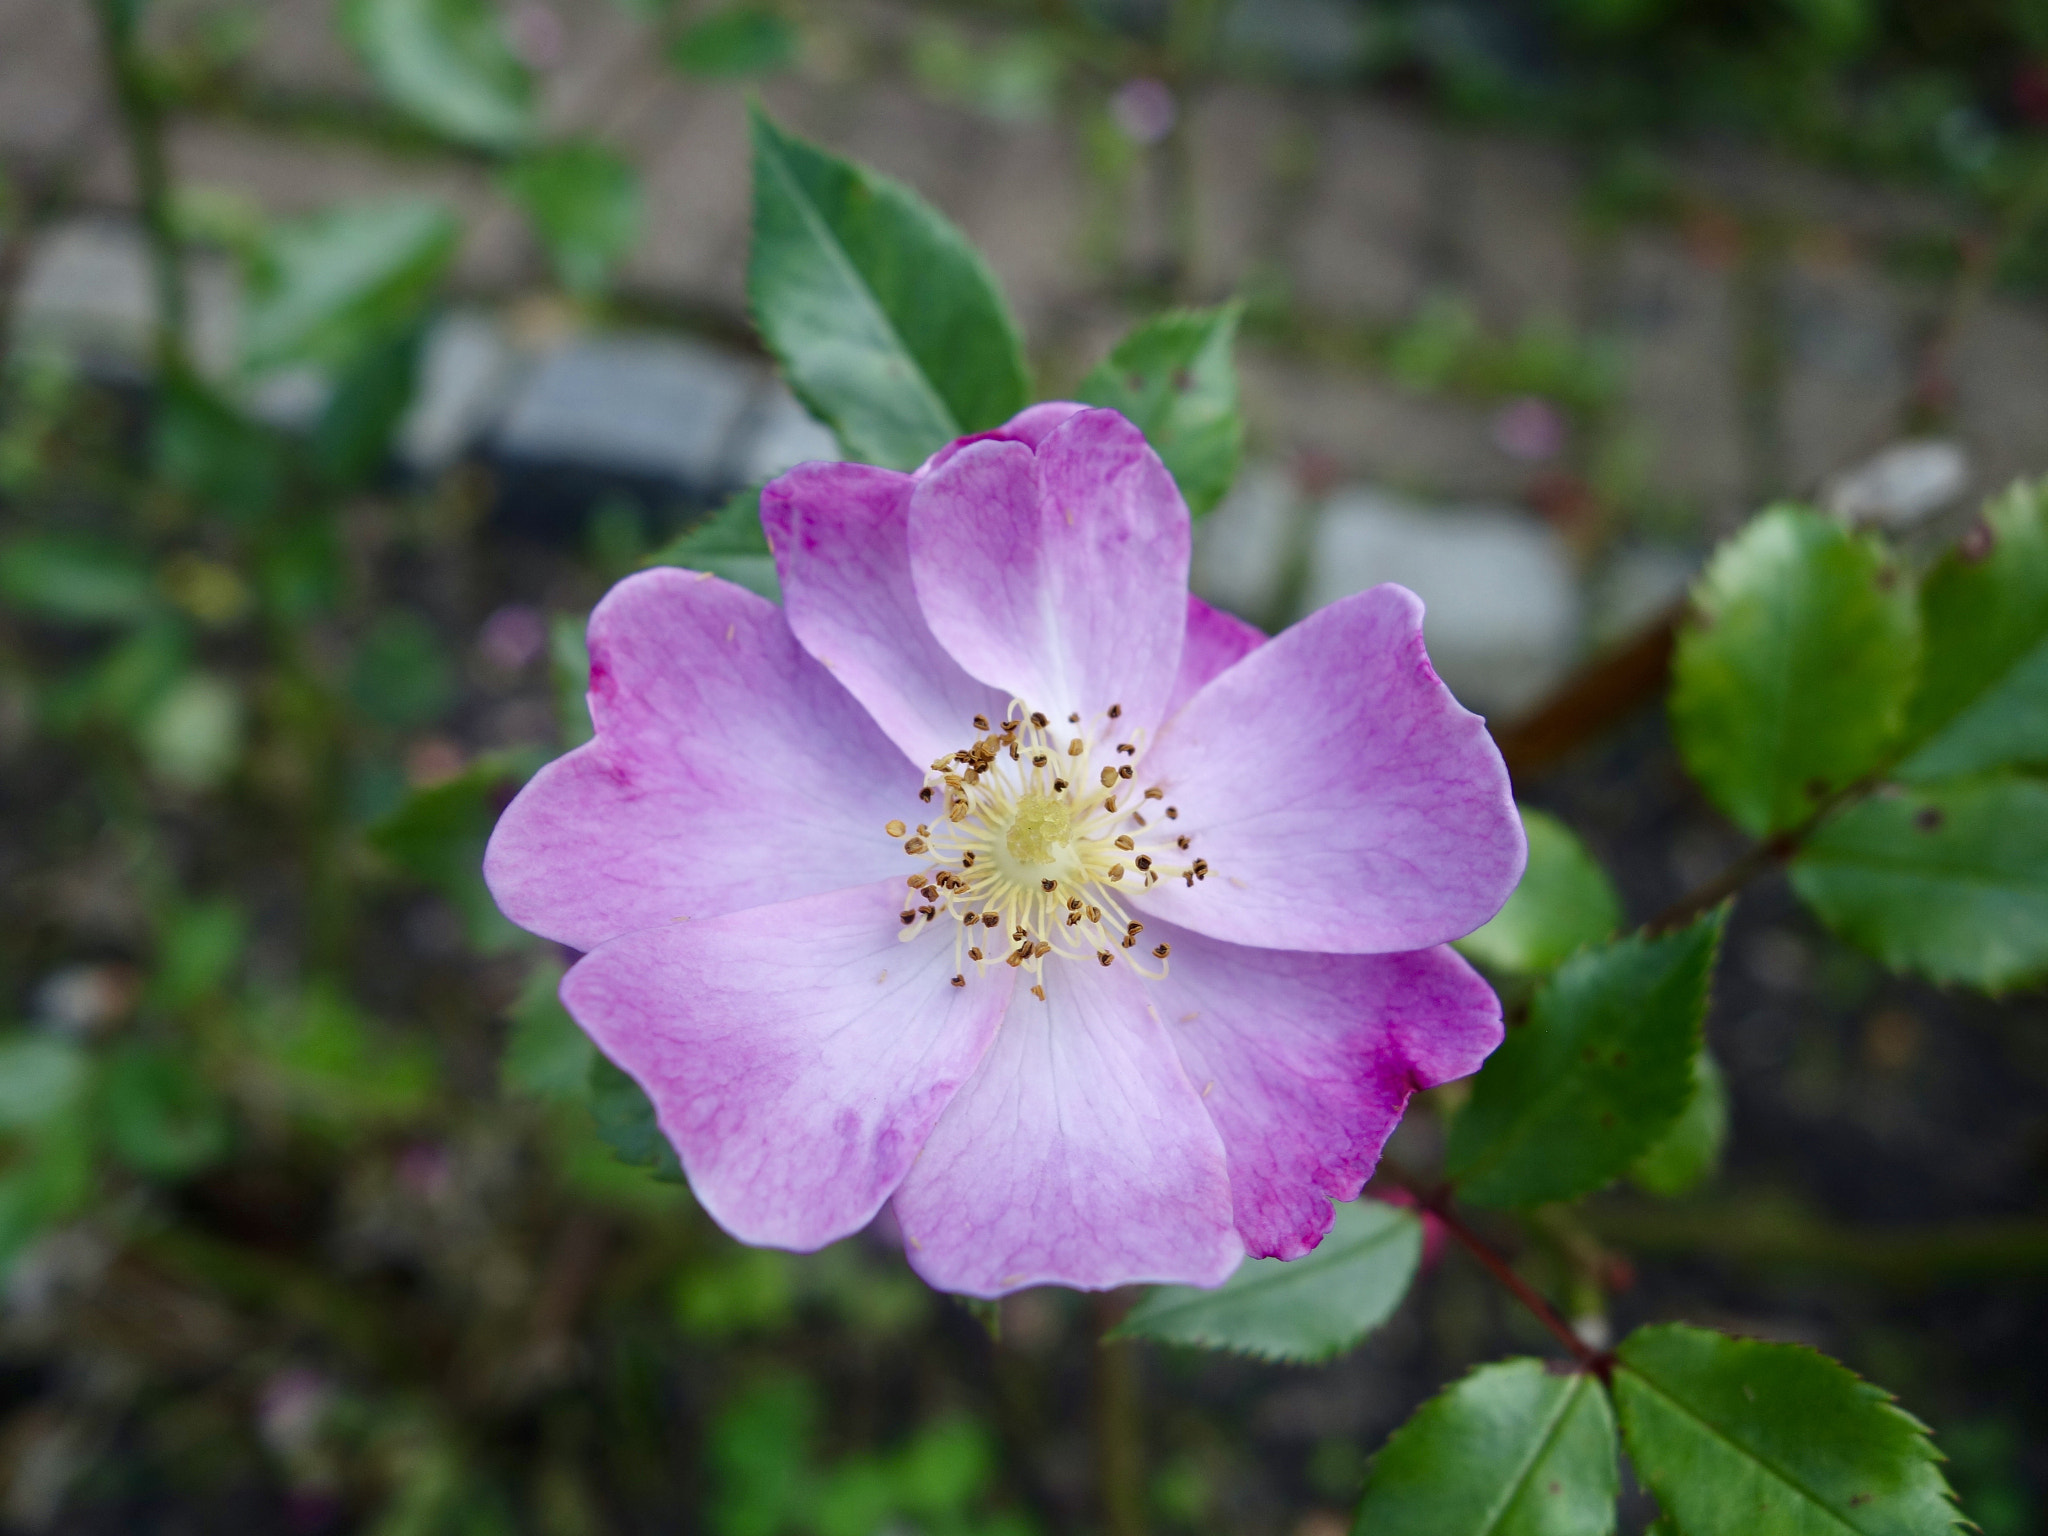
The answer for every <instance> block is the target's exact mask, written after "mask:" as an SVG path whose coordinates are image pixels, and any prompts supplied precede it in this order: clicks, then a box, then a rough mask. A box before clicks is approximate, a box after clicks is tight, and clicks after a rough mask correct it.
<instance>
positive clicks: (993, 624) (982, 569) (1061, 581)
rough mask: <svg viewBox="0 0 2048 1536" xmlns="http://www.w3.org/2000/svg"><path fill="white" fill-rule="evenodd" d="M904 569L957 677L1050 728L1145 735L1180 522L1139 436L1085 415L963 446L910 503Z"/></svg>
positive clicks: (1183, 618) (1171, 596)
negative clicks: (1114, 713) (967, 677)
mask: <svg viewBox="0 0 2048 1536" xmlns="http://www.w3.org/2000/svg"><path fill="white" fill-rule="evenodd" d="M910 569H911V574H912V577H913V578H914V580H915V581H916V584H917V595H918V601H919V603H920V604H921V605H922V607H923V608H924V613H925V618H926V621H927V622H928V623H929V624H930V625H931V629H932V633H933V634H935V635H937V636H938V637H939V640H940V642H941V643H942V644H943V645H944V646H945V647H946V649H947V650H949V651H951V652H952V653H953V655H954V657H955V658H956V659H958V661H959V662H960V665H961V666H963V667H964V668H966V669H967V671H968V672H970V673H972V674H973V675H974V676H975V677H978V678H980V679H981V680H982V681H983V682H985V683H988V684H990V685H991V686H993V687H996V688H999V689H1002V690H1004V692H1005V694H1006V696H1015V697H1016V698H1018V699H1021V700H1023V701H1024V703H1025V704H1026V705H1027V706H1028V707H1029V708H1032V709H1036V710H1043V711H1045V712H1046V713H1047V714H1049V715H1051V716H1052V717H1053V718H1054V719H1055V720H1062V719H1064V718H1065V717H1066V716H1068V715H1070V714H1078V715H1079V716H1080V717H1081V720H1082V721H1083V723H1084V727H1085V729H1087V730H1088V731H1090V732H1093V731H1095V730H1096V729H1097V728H1098V727H1099V725H1100V724H1101V722H1102V721H1103V720H1104V718H1105V715H1106V712H1107V711H1108V709H1109V708H1110V707H1111V706H1112V705H1121V706H1122V710H1121V712H1120V715H1119V718H1118V725H1117V727H1116V730H1117V732H1118V734H1119V735H1121V736H1123V738H1124V739H1126V740H1139V739H1143V737H1144V736H1146V735H1149V734H1150V733H1153V732H1156V731H1157V729H1158V724H1159V721H1160V719H1161V718H1162V716H1163V714H1164V712H1165V708H1166V702H1167V699H1168V697H1169V696H1170V695H1171V693H1172V691H1173V680H1174V676H1175V673H1176V671H1177V670H1178V668H1179V665H1180V652H1181V639H1182V634H1183V632H1184V631H1185V629H1186V627H1187V608H1186V603H1187V596H1186V594H1187V573H1188V512H1187V506H1186V504H1185V503H1184V502H1183V501H1182V500H1181V497H1180V491H1179V490H1178V489H1177V488H1176V487H1175V485H1174V483H1173V476H1172V475H1170V474H1168V473H1167V471H1166V466H1165V465H1164V464H1162V463H1160V462H1159V456H1158V455H1157V454H1155V453H1154V452H1153V451H1152V450H1151V448H1150V447H1149V446H1147V444H1146V442H1145V438H1144V434H1142V433H1141V432H1139V431H1138V429H1137V428H1136V427H1134V426H1132V425H1131V424H1130V423H1129V422H1128V421H1126V420H1124V418H1123V417H1121V416H1119V415H1117V414H1116V412H1114V411H1104V410H1087V411H1081V412H1078V413H1076V414H1075V415H1072V416H1070V417H1068V418H1067V420H1066V421H1064V422H1062V423H1061V424H1060V425H1059V426H1058V427H1056V428H1054V429H1053V430H1052V431H1051V432H1050V433H1049V434H1047V436H1046V437H1045V439H1044V441H1042V442H1041V443H1040V444H1039V445H1038V447H1037V448H1036V450H1035V451H1034V450H1033V449H1032V448H1030V447H1028V446H1026V445H1025V444H1023V443H1020V442H1015V441H995V440H988V441H982V442H974V443H968V444H967V445H965V446H964V447H962V448H961V449H960V450H959V451H958V452H957V453H955V454H954V455H953V456H952V457H951V458H949V459H947V460H946V461H945V462H944V463H943V464H941V465H940V466H939V467H938V468H936V469H934V470H933V471H932V472H931V474H930V475H928V476H927V477H926V478H925V479H923V480H922V481H920V482H919V484H918V487H917V489H916V491H915V492H913V493H912V496H911V500H910Z"/></svg>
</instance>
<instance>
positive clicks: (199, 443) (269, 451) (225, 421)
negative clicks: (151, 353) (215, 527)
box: [150, 375, 290, 523]
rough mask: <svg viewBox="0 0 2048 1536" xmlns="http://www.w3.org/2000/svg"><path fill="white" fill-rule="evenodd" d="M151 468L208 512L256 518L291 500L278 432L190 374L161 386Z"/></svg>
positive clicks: (152, 427) (284, 452) (152, 432)
mask: <svg viewBox="0 0 2048 1536" xmlns="http://www.w3.org/2000/svg"><path fill="white" fill-rule="evenodd" d="M150 459H151V467H152V469H153V470H154V471H155V473H156V474H157V475H158V477H159V478H161V479H162V480H163V481H164V482H165V483H167V484H169V485H171V486H174V487H175V488H177V489H178V490H179V491H181V492H183V493H184V494H185V495H186V496H188V497H189V498H191V499H192V500H193V501H194V502H196V503H199V504H200V505H201V506H202V507H203V508H204V509H205V511H206V512H207V513H208V514H209V515H212V514H218V513H226V514H227V516H228V518H229V519H231V520H233V521H236V522H241V523H253V522H256V521H258V520H259V519H261V518H263V517H265V516H266V515H268V514H269V513H271V512H274V511H276V510H277V509H278V507H279V506H280V505H282V504H283V503H284V501H285V487H286V485H287V484H288V483H289V474H290V466H289V464H288V463H287V450H286V446H285V444H284V442H283V440H282V439H281V437H280V436H279V434H278V433H277V432H276V431H274V430H273V429H272V428H270V427H268V426H265V425H264V424H263V423H261V422H259V421H254V420H252V419H251V418H250V417H249V416H248V415H246V414H245V413H244V412H243V411H241V410H240V409H239V408H238V407H236V406H235V405H234V404H233V403H232V402H230V401H229V400H227V399H224V398H223V397H222V395H221V394H220V392H219V391H218V390H216V389H214V388H213V387H212V386H211V385H209V384H207V383H205V382H204V381H202V380H199V379H195V378H192V377H191V376H189V375H174V376H173V377H171V378H169V379H166V380H164V381H163V382H162V383H161V384H159V385H158V387H157V395H156V410H155V412H154V413H153V417H152V420H151V423H150Z"/></svg>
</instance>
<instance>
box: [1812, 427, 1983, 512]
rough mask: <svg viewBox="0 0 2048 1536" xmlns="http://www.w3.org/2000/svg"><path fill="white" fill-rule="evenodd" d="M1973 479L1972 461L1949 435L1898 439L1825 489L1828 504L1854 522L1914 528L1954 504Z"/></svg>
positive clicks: (1831, 481) (1838, 476)
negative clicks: (1908, 439) (1951, 440)
mask: <svg viewBox="0 0 2048 1536" xmlns="http://www.w3.org/2000/svg"><path fill="white" fill-rule="evenodd" d="M1969 483H1970V460H1969V456H1968V455H1967V454H1965V453H1964V452H1963V450H1962V447H1961V445H1960V444H1957V443H1952V442H1949V441H1948V440H1947V439H1945V438H1924V439H1921V440H1919V441H1916V442H1905V443H1893V444H1892V445H1891V446H1890V447H1889V448H1886V449H1884V450H1883V451H1882V452H1880V453H1877V454H1875V455H1873V456H1872V457H1870V458H1868V459H1865V460H1864V461H1863V462H1862V463H1861V464H1858V465H1856V466H1855V467H1853V468H1851V469H1848V470H1844V471H1843V472H1842V473H1841V474H1839V475H1837V476H1835V477H1834V478H1833V479H1832V480H1830V481H1829V482H1828V484H1827V487H1826V489H1825V490H1824V491H1823V492H1822V493H1821V494H1822V500H1823V501H1824V503H1825V504H1826V506H1827V509H1828V510H1829V511H1830V512H1832V513H1834V514H1835V516H1837V517H1839V518H1842V519H1844V520H1846V521H1848V522H1852V523H1876V524H1878V525H1879V526H1881V527H1885V528H1910V527H1912V526H1913V525H1914V524H1915V523H1918V522H1921V521H1923V520H1924V519H1926V518H1929V517H1932V516H1933V515H1934V514H1935V513H1937V512H1939V511H1940V510H1941V509H1942V508H1943V507H1946V506H1949V505H1951V504H1953V503H1954V501H1955V500H1956V498H1957V497H1959V496H1961V495H1962V494H1963V491H1964V490H1965V489H1966V488H1967V487H1968V485H1969Z"/></svg>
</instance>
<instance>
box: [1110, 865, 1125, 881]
mask: <svg viewBox="0 0 2048 1536" xmlns="http://www.w3.org/2000/svg"><path fill="white" fill-rule="evenodd" d="M1123 877H1124V867H1123V865H1121V864H1112V865H1110V866H1109V878H1110V879H1112V880H1121V879H1123Z"/></svg>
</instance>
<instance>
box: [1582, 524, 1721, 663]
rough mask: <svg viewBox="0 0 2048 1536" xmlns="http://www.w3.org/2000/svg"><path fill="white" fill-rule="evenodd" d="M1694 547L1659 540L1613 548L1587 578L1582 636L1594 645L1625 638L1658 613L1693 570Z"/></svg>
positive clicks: (1695, 561) (1680, 590) (1697, 560)
mask: <svg viewBox="0 0 2048 1536" xmlns="http://www.w3.org/2000/svg"><path fill="white" fill-rule="evenodd" d="M1699 569H1700V557H1699V555H1698V553H1697V552H1695V551H1693V550H1689V549H1679V548H1676V547H1674V546H1671V545H1664V544H1635V545H1629V546H1627V547H1625V548H1622V549H1619V550H1616V551H1615V552H1614V554H1613V555H1612V556H1611V557H1610V558H1609V559H1608V561H1607V563H1606V565H1605V567H1604V568H1603V569H1602V570H1601V572H1600V574H1599V575H1598V576H1597V577H1596V578H1595V579H1594V581H1593V582H1592V600H1591V604H1590V607H1591V613H1590V615H1589V617H1588V620H1587V624H1586V631H1587V636H1588V638H1589V639H1591V640H1592V642H1593V643H1594V644H1595V645H1608V644H1611V643H1613V642H1616V641H1621V640H1626V639H1628V638H1629V637H1630V636H1631V635H1633V634H1635V633H1636V632H1637V631H1638V630H1640V629H1641V628H1642V627H1643V626H1644V625H1646V624H1648V623H1650V622H1651V621H1652V620H1654V619H1656V618H1657V617H1658V616H1659V615H1660V614H1662V613H1663V612H1664V611H1665V610H1666V609H1667V608H1669V607H1670V606H1671V605H1672V604H1673V603H1675V602H1677V601H1678V600H1679V598H1680V597H1682V596H1684V595H1685V589H1686V588H1687V587H1689V586H1691V585H1692V580H1693V577H1695V576H1696V575H1698V574H1699Z"/></svg>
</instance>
